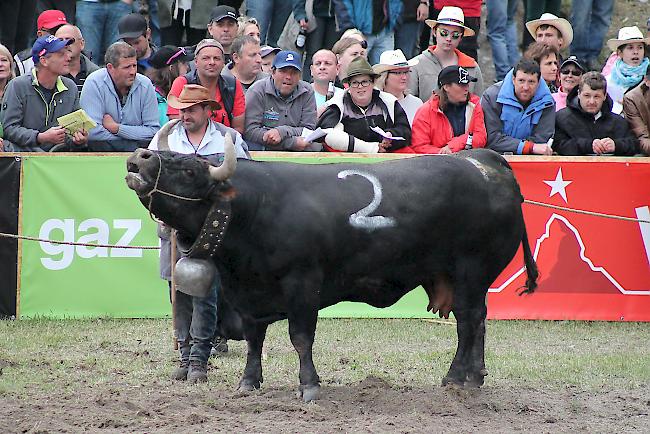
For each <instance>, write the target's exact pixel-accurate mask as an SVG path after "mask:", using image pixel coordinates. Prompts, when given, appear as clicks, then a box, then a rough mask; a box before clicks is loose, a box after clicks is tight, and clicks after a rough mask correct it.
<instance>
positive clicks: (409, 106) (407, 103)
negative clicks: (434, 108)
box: [397, 94, 424, 126]
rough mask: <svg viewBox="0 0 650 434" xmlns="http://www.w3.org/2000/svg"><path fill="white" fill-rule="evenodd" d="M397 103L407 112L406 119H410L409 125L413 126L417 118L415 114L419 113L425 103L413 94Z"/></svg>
mask: <svg viewBox="0 0 650 434" xmlns="http://www.w3.org/2000/svg"><path fill="white" fill-rule="evenodd" d="M397 101H398V102H399V105H401V106H402V108H403V109H404V111H405V112H406V117H408V118H409V124H410V125H411V126H413V118H414V117H415V112H417V111H418V109H419V108H420V106H421V105H422V104H424V103H423V102H422V100H421V99H420V98H418V97H417V96H413V95H411V94H407V95H406V96H405V97H404V98H402V99H398V100H397Z"/></svg>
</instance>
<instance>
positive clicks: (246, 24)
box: [237, 16, 260, 41]
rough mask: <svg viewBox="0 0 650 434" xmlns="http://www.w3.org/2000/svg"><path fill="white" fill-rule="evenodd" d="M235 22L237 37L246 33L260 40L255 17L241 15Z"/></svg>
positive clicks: (258, 26)
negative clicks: (237, 26)
mask: <svg viewBox="0 0 650 434" xmlns="http://www.w3.org/2000/svg"><path fill="white" fill-rule="evenodd" d="M237 24H238V25H239V28H238V29H237V37H240V36H244V35H247V36H252V37H253V38H255V39H257V40H258V41H259V40H260V25H259V23H258V22H257V18H254V17H247V16H241V17H239V18H237Z"/></svg>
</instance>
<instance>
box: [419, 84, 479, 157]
mask: <svg viewBox="0 0 650 434" xmlns="http://www.w3.org/2000/svg"><path fill="white" fill-rule="evenodd" d="M439 103H440V97H438V95H437V94H435V93H434V94H433V95H432V96H431V98H429V101H427V102H425V103H424V105H422V106H421V107H420V108H419V109H418V111H417V112H416V113H415V118H413V133H412V135H411V146H410V148H411V149H412V150H413V151H414V152H415V153H417V154H438V153H440V149H442V148H443V147H444V146H445V145H447V144H449V146H450V147H451V149H452V151H454V152H458V151H461V150H463V149H465V143H466V142H467V136H468V133H469V132H471V133H473V137H472V147H474V148H484V147H485V145H486V144H487V132H486V131H485V121H484V119H483V109H482V108H481V104H480V98H479V97H478V96H476V95H474V94H470V97H469V102H468V103H467V109H466V111H465V125H466V127H465V134H462V135H460V136H458V137H454V130H453V128H452V127H451V123H450V122H449V119H447V116H445V114H444V113H443V112H442V110H440V109H439V107H438V104H439Z"/></svg>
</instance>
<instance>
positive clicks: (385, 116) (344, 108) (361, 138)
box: [316, 57, 412, 154]
mask: <svg viewBox="0 0 650 434" xmlns="http://www.w3.org/2000/svg"><path fill="white" fill-rule="evenodd" d="M376 78H377V73H375V71H373V69H372V67H371V66H370V64H369V63H368V61H367V60H366V59H365V58H363V57H357V58H356V59H354V60H353V61H352V62H350V65H349V66H348V68H347V73H346V76H345V77H344V78H343V81H344V82H345V83H347V84H348V88H347V89H346V90H345V92H342V93H338V94H335V95H334V97H333V98H332V99H330V100H329V101H327V102H326V103H325V105H326V108H325V111H324V112H323V114H322V115H321V116H320V118H319V119H318V124H317V125H316V126H317V127H321V128H323V129H325V128H330V129H331V130H328V133H327V135H326V136H325V146H324V148H325V149H326V150H328V151H334V152H361V153H372V154H375V153H378V152H400V151H402V152H409V153H410V152H412V151H411V150H410V148H409V145H410V144H411V126H410V125H409V121H408V117H407V116H406V112H404V109H403V108H402V106H401V105H400V104H399V101H397V98H395V97H394V96H393V95H391V94H389V93H387V92H382V91H380V90H379V89H375V88H374V87H373V85H374V82H375V79H376ZM376 127H379V128H380V129H381V130H380V131H383V132H384V133H385V134H383V135H382V134H381V133H380V132H379V131H378V130H377V129H376ZM373 128H375V129H374V130H373ZM390 137H400V139H391V138H390Z"/></svg>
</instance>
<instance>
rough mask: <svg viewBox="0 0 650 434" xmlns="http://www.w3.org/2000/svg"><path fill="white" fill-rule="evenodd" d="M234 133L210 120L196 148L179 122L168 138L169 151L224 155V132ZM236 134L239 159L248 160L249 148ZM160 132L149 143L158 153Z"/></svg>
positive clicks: (236, 149)
mask: <svg viewBox="0 0 650 434" xmlns="http://www.w3.org/2000/svg"><path fill="white" fill-rule="evenodd" d="M226 130H227V131H230V132H233V130H232V129H231V128H228V127H226V126H224V125H221V124H217V123H216V122H215V121H213V120H211V119H210V122H209V123H208V129H207V130H206V131H205V134H204V135H203V138H202V139H201V143H199V146H196V147H195V146H194V145H192V143H191V142H190V140H189V138H188V137H187V132H186V131H185V128H184V127H183V123H182V122H179V123H177V124H176V125H174V128H172V130H171V132H170V133H169V136H168V137H167V143H168V145H169V150H170V151H173V152H178V153H179V154H198V155H212V154H223V153H224V146H223V145H224V141H225V136H224V133H223V132H222V131H226ZM234 133H235V137H234V139H235V151H236V153H237V157H238V158H248V155H247V154H246V151H245V149H246V150H247V149H248V146H247V145H246V143H245V142H244V140H243V139H242V137H241V134H239V133H238V132H236V131H235V132H234ZM159 134H160V132H157V133H156V135H155V136H153V139H151V143H149V149H151V150H154V151H157V150H158V135H159Z"/></svg>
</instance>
